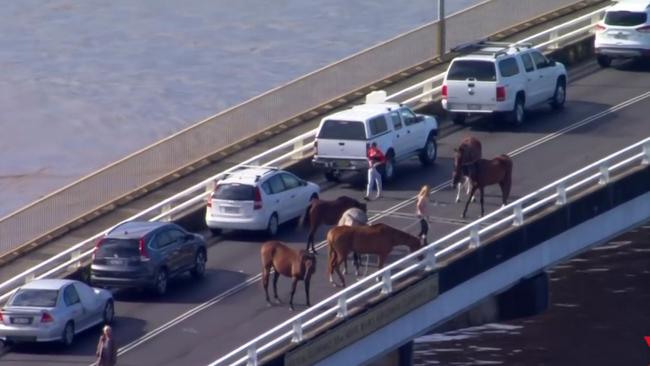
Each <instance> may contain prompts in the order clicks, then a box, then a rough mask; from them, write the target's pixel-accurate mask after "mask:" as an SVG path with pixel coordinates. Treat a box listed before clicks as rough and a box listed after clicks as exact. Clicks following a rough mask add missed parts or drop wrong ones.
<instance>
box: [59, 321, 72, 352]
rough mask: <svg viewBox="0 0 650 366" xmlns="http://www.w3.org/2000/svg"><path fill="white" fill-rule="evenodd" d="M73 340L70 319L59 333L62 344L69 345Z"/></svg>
mask: <svg viewBox="0 0 650 366" xmlns="http://www.w3.org/2000/svg"><path fill="white" fill-rule="evenodd" d="M73 341H74V324H73V323H72V322H71V321H70V322H67V323H66V325H65V328H63V333H62V334H61V342H62V343H63V345H64V346H66V347H70V346H71V345H72V342H73Z"/></svg>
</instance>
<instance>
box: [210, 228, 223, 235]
mask: <svg viewBox="0 0 650 366" xmlns="http://www.w3.org/2000/svg"><path fill="white" fill-rule="evenodd" d="M210 232H211V233H212V236H219V235H221V229H212V228H210Z"/></svg>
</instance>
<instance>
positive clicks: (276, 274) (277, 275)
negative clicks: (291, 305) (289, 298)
mask: <svg viewBox="0 0 650 366" xmlns="http://www.w3.org/2000/svg"><path fill="white" fill-rule="evenodd" d="M278 278H280V272H278V270H277V269H276V270H275V271H274V272H273V294H274V295H275V299H276V300H277V301H278V303H280V302H281V301H280V298H279V297H278Z"/></svg>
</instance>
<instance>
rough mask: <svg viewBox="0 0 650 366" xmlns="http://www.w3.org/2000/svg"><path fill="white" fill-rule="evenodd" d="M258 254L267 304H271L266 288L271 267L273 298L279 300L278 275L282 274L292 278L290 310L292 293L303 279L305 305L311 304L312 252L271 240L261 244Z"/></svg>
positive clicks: (314, 264)
mask: <svg viewBox="0 0 650 366" xmlns="http://www.w3.org/2000/svg"><path fill="white" fill-rule="evenodd" d="M260 256H261V257H262V284H263V285H264V292H265V293H266V302H267V303H268V304H269V305H270V304H271V300H270V299H269V289H268V287H269V274H270V272H271V268H273V271H274V272H273V273H274V275H273V294H274V295H275V299H276V300H277V301H278V302H280V299H279V298H278V277H280V275H283V276H285V277H291V278H292V279H293V282H292V283H291V298H290V299H289V307H290V308H291V310H293V295H294V294H295V293H296V285H297V284H298V281H305V296H306V297H307V306H311V304H310V302H309V281H310V280H311V276H312V275H313V274H314V272H315V271H316V257H314V255H313V254H311V253H307V252H306V251H304V250H300V251H296V250H293V249H291V248H289V247H288V246H286V245H284V244H282V242H280V241H277V240H271V241H267V242H266V243H264V244H262V248H261V249H260Z"/></svg>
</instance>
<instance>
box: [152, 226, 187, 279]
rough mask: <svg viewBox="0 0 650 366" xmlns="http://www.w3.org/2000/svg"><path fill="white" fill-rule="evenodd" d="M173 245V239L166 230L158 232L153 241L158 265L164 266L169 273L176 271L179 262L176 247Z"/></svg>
mask: <svg viewBox="0 0 650 366" xmlns="http://www.w3.org/2000/svg"><path fill="white" fill-rule="evenodd" d="M174 244H175V243H174V239H173V238H172V237H171V236H170V235H169V231H168V230H167V229H162V230H159V231H158V232H157V233H156V235H155V237H154V239H153V247H154V248H155V249H156V252H157V257H158V259H159V260H160V262H159V263H158V265H163V264H164V265H166V266H167V270H168V271H169V272H176V271H178V268H179V265H180V262H181V261H180V253H179V250H178V247H177V246H176V245H174Z"/></svg>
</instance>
